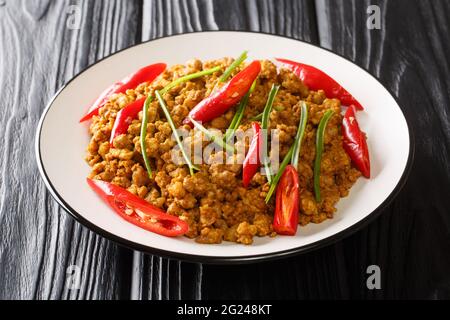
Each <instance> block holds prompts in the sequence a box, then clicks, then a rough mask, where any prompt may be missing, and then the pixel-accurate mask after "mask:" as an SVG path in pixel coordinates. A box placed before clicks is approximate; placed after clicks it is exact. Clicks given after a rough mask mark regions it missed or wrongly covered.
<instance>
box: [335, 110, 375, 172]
mask: <svg viewBox="0 0 450 320" xmlns="http://www.w3.org/2000/svg"><path fill="white" fill-rule="evenodd" d="M342 135H343V137H344V139H343V146H344V149H345V151H346V152H347V154H348V155H349V156H350V158H351V159H352V161H353V163H354V164H355V166H356V168H358V170H359V171H361V173H362V174H363V176H364V177H366V178H370V158H369V148H368V147H367V141H366V137H365V135H364V133H363V132H362V131H361V129H360V128H359V124H358V121H357V120H356V116H355V109H354V107H353V106H350V107H348V109H347V111H346V112H345V115H344V118H343V120H342Z"/></svg>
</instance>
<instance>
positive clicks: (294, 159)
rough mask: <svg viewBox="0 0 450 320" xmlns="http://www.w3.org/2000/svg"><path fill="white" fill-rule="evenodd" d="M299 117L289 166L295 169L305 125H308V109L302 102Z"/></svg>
mask: <svg viewBox="0 0 450 320" xmlns="http://www.w3.org/2000/svg"><path fill="white" fill-rule="evenodd" d="M301 112H302V113H301V116H300V123H299V126H298V130H297V135H296V136H295V144H294V153H293V154H292V161H291V164H292V165H293V166H294V168H295V169H297V167H298V160H299V158H300V149H301V146H302V141H303V136H304V135H305V131H306V124H307V123H308V108H307V106H306V103H305V102H304V101H303V102H302V109H301Z"/></svg>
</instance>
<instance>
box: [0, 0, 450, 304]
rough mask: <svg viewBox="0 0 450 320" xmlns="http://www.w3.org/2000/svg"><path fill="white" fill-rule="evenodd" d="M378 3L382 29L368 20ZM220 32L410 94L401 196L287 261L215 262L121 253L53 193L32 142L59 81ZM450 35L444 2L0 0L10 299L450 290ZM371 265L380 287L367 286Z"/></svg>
mask: <svg viewBox="0 0 450 320" xmlns="http://www.w3.org/2000/svg"><path fill="white" fill-rule="evenodd" d="M374 4H375V5H378V6H379V8H380V13H381V29H379V30H378V29H375V30H369V29H368V28H367V27H366V21H367V18H368V14H367V7H368V6H369V5H374ZM72 6H75V9H73V7H72ZM72 10H75V11H76V12H77V13H78V12H79V13H80V18H81V20H80V22H81V23H80V25H79V28H78V29H77V28H73V26H72V25H71V23H72V22H73V21H72V20H70V19H72V18H73V15H72V14H73V12H74V11H72ZM222 29H227V30H251V31H261V32H268V33H274V34H279V35H286V36H289V37H292V38H295V39H301V40H306V41H308V42H312V43H314V44H318V45H321V46H323V47H326V48H329V49H331V50H333V51H335V52H337V53H339V54H342V55H344V56H345V57H347V58H349V59H350V60H352V61H354V62H355V63H357V64H358V65H360V66H362V67H364V68H366V69H368V70H369V71H370V72H371V73H373V74H374V75H376V76H377V77H378V78H380V80H381V82H382V83H383V84H384V85H385V86H386V87H387V88H389V89H390V90H391V91H392V92H393V94H394V95H395V96H396V97H397V98H398V101H399V103H400V105H401V107H402V109H403V111H404V112H405V114H406V116H407V118H408V120H409V121H410V124H411V127H412V129H413V130H414V132H415V142H416V158H415V162H414V166H413V169H412V173H411V175H410V178H409V180H408V182H407V184H406V186H405V187H404V189H403V190H402V192H401V193H400V194H399V196H398V197H397V198H396V199H395V201H393V202H392V204H391V205H390V206H389V207H388V208H387V209H386V210H385V211H384V212H383V214H382V215H381V216H380V217H379V218H378V219H377V220H375V221H374V222H373V223H371V224H370V225H369V226H368V227H366V228H364V229H362V230H360V231H359V232H357V233H355V234H354V235H352V236H350V237H349V238H347V239H345V240H343V241H340V242H338V243H336V244H334V245H331V246H328V247H326V248H323V249H320V250H317V251H314V252H311V253H308V254H304V255H300V256H296V257H292V258H289V259H283V260H278V261H273V262H265V263H259V264H251V265H242V266H211V265H200V264H191V263H185V262H179V261H176V260H168V259H163V258H160V257H157V256H149V255H146V254H142V253H139V252H133V251H132V250H129V249H126V248H122V247H120V246H118V245H117V244H115V243H113V242H111V241H109V240H106V239H103V238H101V237H99V236H97V235H95V234H94V233H92V232H90V231H89V230H87V229H85V228H84V227H82V226H81V225H79V224H78V223H76V222H74V221H73V220H72V219H71V218H70V217H69V216H68V215H67V214H66V213H65V212H64V211H63V210H62V209H61V208H60V207H59V206H58V205H57V204H56V202H55V201H53V199H52V198H51V196H50V195H49V193H48V192H47V191H46V189H45V186H44V184H43V182H42V181H41V180H40V177H39V173H38V171H37V166H36V164H35V160H34V152H33V144H34V135H35V129H36V126H37V122H38V120H39V116H40V114H41V112H42V110H43V108H44V107H45V105H46V103H47V101H48V100H49V99H50V98H51V96H52V95H53V94H54V93H55V92H56V91H57V90H58V88H59V87H61V86H62V85H63V84H64V83H66V82H67V81H68V80H70V79H71V78H72V77H73V76H74V75H76V74H77V73H78V72H80V71H81V70H83V69H84V68H86V67H87V66H89V65H90V64H92V63H94V62H95V61H97V60H98V59H100V58H102V57H105V56H108V55H109V54H111V53H113V52H115V51H117V50H120V49H122V48H125V47H128V46H130V45H133V44H136V43H139V42H142V41H146V40H149V39H153V38H156V37H161V36H166V35H171V34H177V33H183V32H192V31H202V30H222ZM449 33H450V2H449V1H445V0H433V1H410V0H395V1H393V0H390V1H375V0H370V1H368V0H316V1H312V0H310V1H309V0H303V1H300V0H298V1H295V0H291V1H289V0H285V1H279V0H247V1H243V0H215V1H210V0H171V1H165V0H164V1H163V0H154V1H153V0H144V1H138V0H134V1H130V0H122V1H121V0H112V1H111V0H103V1H100V0H95V1H92V0H91V1H88V0H78V1H62V0H61V1H49V0H36V1H29V0H23V1H17V0H14V1H13V0H0V96H1V104H0V125H1V127H2V128H3V131H4V134H3V135H2V138H1V142H0V155H1V159H2V161H1V162H0V299H119V298H121V299H130V298H131V299H180V298H188V299H221V298H239V299H240V298H293V299H297V298H309V299H311V298H368V299H372V298H378V299H380V298H429V299H436V298H450V273H449V272H448V270H450V255H449V251H450V209H449V208H450V197H449V194H450V161H449V158H450V157H449V154H450V78H449V76H448V75H449V74H450V42H449V39H450V38H449ZM373 264H375V265H378V266H379V267H380V269H381V279H382V288H381V289H380V290H368V289H367V286H366V279H367V276H368V275H367V274H366V269H367V267H368V266H369V265H373ZM70 266H78V267H79V268H80V269H79V270H80V272H81V278H80V279H81V283H80V284H81V285H80V288H79V289H75V290H73V289H70V285H69V282H68V281H69V280H70V279H71V276H70V274H68V273H67V268H68V267H70Z"/></svg>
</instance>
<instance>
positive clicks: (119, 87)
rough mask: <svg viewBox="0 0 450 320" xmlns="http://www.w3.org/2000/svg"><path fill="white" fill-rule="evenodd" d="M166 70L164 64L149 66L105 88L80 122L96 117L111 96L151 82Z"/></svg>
mask: <svg viewBox="0 0 450 320" xmlns="http://www.w3.org/2000/svg"><path fill="white" fill-rule="evenodd" d="M165 69H166V64H165V63H155V64H151V65H149V66H146V67H143V68H141V69H139V70H138V71H136V72H135V73H133V74H131V75H129V76H128V77H126V78H124V79H123V80H122V81H119V82H117V83H115V84H113V85H112V86H110V87H109V88H107V89H106V90H105V91H103V93H102V94H101V95H100V96H99V97H98V98H97V100H95V102H94V103H93V104H92V106H91V107H90V108H89V111H88V112H87V114H86V115H85V116H84V117H83V118H81V120H80V122H84V121H87V120H89V119H91V118H92V117H93V116H96V115H98V110H99V109H100V108H101V107H103V106H104V105H105V103H106V102H108V99H109V98H110V97H111V95H113V94H117V93H125V92H126V91H127V90H128V89H134V88H136V87H137V86H138V85H140V84H141V83H144V82H152V81H153V80H155V78H156V77H157V76H159V75H160V74H161V73H162V72H163V71H164V70H165Z"/></svg>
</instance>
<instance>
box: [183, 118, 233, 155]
mask: <svg viewBox="0 0 450 320" xmlns="http://www.w3.org/2000/svg"><path fill="white" fill-rule="evenodd" d="M189 120H190V121H191V122H192V124H193V125H194V126H195V127H196V128H197V129H198V130H200V131H201V132H203V133H204V134H205V136H206V137H207V138H208V139H209V140H211V141H212V142H214V143H215V144H217V145H219V146H220V147H222V148H223V149H225V150H227V151H229V152H234V147H232V146H230V145H229V144H227V143H225V142H224V141H223V140H222V137H219V136H217V135H215V134H213V133H211V132H210V131H209V130H208V129H206V128H205V127H204V126H202V125H201V124H200V123H199V122H197V121H195V120H194V119H192V118H191V117H189Z"/></svg>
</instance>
